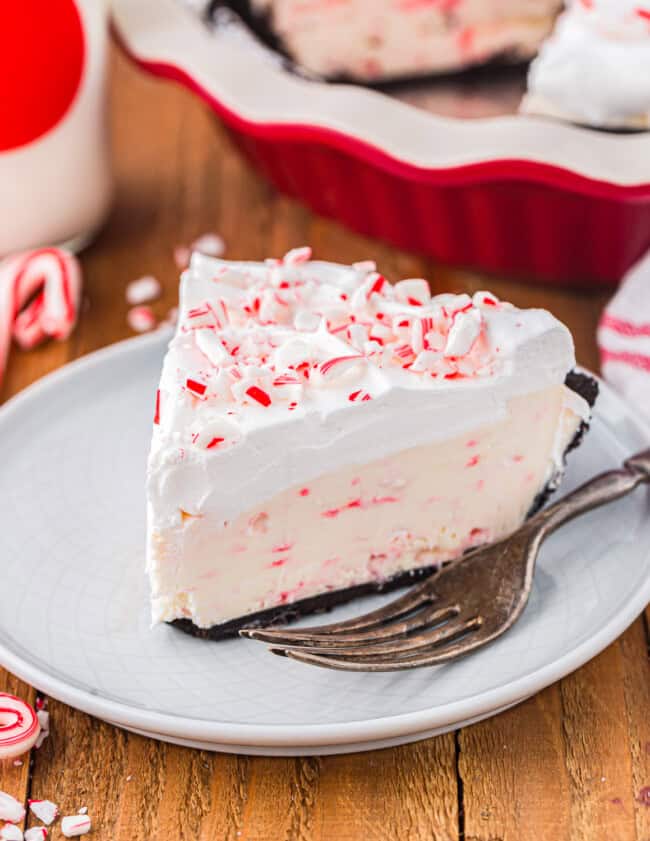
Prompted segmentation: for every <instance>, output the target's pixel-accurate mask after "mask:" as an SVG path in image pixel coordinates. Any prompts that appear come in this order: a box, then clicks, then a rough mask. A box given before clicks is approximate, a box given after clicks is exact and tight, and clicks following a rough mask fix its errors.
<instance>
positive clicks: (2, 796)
mask: <svg viewBox="0 0 650 841" xmlns="http://www.w3.org/2000/svg"><path fill="white" fill-rule="evenodd" d="M24 817H25V807H24V806H23V804H22V803H19V801H18V800H16V798H15V797H12V796H11V795H10V794H7V793H6V792H5V791H0V821H9V823H18V822H19V821H22V819H23V818H24Z"/></svg>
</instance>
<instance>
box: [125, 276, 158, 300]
mask: <svg viewBox="0 0 650 841" xmlns="http://www.w3.org/2000/svg"><path fill="white" fill-rule="evenodd" d="M161 291H162V287H161V286H160V282H159V281H158V280H157V279H156V278H155V277H153V275H145V276H144V277H140V278H138V279H137V280H132V281H131V283H129V285H128V286H127V287H126V302H127V304H130V305H131V306H132V307H136V306H138V305H139V304H148V303H149V302H150V301H155V300H156V298H159V297H160V293H161Z"/></svg>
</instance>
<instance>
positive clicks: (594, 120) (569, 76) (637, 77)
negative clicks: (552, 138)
mask: <svg viewBox="0 0 650 841" xmlns="http://www.w3.org/2000/svg"><path fill="white" fill-rule="evenodd" d="M528 89H529V93H528V95H527V97H526V98H525V99H524V102H523V106H522V110H523V111H525V112H527V113H537V112H541V113H550V114H551V115H559V116H563V117H566V118H568V119H571V120H574V121H576V122H584V123H587V124H590V125H601V126H609V127H630V128H634V127H644V126H648V125H650V2H649V0H570V2H569V3H568V5H567V9H566V11H565V12H564V13H563V14H562V15H561V16H560V18H559V20H558V23H557V26H556V29H555V32H554V33H553V34H552V36H551V37H550V38H549V39H548V41H547V42H546V43H545V44H544V45H543V47H542V49H541V51H540V54H539V56H538V57H537V59H536V60H535V61H534V62H533V64H532V66H531V69H530V73H529V79H528Z"/></svg>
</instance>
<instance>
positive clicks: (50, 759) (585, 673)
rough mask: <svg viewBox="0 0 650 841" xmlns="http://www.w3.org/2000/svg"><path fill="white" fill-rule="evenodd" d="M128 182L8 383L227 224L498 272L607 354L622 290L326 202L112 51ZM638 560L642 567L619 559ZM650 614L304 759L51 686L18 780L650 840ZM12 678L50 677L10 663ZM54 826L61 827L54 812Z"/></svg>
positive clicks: (397, 834)
mask: <svg viewBox="0 0 650 841" xmlns="http://www.w3.org/2000/svg"><path fill="white" fill-rule="evenodd" d="M113 82H114V84H113V115H114V134H115V152H116V166H117V180H118V190H117V201H116V205H115V209H114V212H113V214H112V216H111V218H110V220H109V223H108V225H107V227H106V229H105V230H104V232H103V233H102V235H101V236H100V238H99V239H98V240H97V242H96V243H95V245H94V246H93V247H92V248H91V249H90V250H89V251H88V252H87V253H86V254H85V255H84V258H83V262H84V268H85V277H86V296H87V302H88V306H87V308H85V309H84V312H83V315H82V318H81V322H80V325H79V327H78V329H77V330H76V332H75V334H74V335H73V337H72V338H71V339H70V340H69V341H68V342H67V343H65V344H50V345H48V346H46V347H44V348H42V349H40V350H36V351H33V352H31V353H28V354H20V353H18V352H14V353H13V354H12V359H11V364H10V370H9V373H8V376H7V379H6V382H5V385H4V388H3V390H2V392H0V400H1V399H5V398H7V397H9V396H10V395H11V394H13V393H15V392H17V391H19V390H20V389H21V388H23V387H25V386H26V385H28V384H29V383H30V382H32V381H33V380H35V379H37V378H38V377H40V376H42V375H43V374H45V373H47V372H48V371H51V370H53V369H54V368H57V367H58V366H59V365H62V364H63V363H65V362H67V361H69V360H70V359H73V358H74V357H76V356H79V355H81V354H84V353H88V352H89V351H92V350H94V349H96V348H99V347H101V346H102V345H106V344H108V343H110V342H114V341H116V340H118V339H122V338H125V337H127V336H128V335H129V334H130V331H129V329H128V327H127V325H126V321H125V315H126V305H125V303H124V288H125V286H126V284H127V283H128V281H130V280H132V279H134V278H135V277H138V276H140V275H142V274H145V273H153V274H155V275H156V276H157V277H158V278H160V280H161V281H162V282H163V284H164V288H165V295H164V298H163V300H162V301H160V302H159V303H157V304H156V305H155V307H156V311H157V313H158V314H159V315H160V316H161V317H162V316H163V315H164V314H165V313H166V312H167V310H168V309H169V308H170V307H171V306H173V305H174V303H175V301H176V295H177V270H176V268H175V265H174V262H173V258H172V252H173V248H174V246H175V245H176V244H179V243H188V242H190V241H191V240H192V239H193V238H194V237H195V236H196V235H198V234H200V233H203V232H205V231H218V232H220V233H221V234H222V235H223V237H224V238H225V240H226V242H227V245H228V252H227V254H228V256H229V257H231V258H255V259H257V258H263V257H265V256H269V255H281V254H283V253H284V252H285V251H286V250H287V249H289V248H290V247H292V246H295V245H301V244H304V243H309V244H311V245H312V246H313V248H314V251H315V253H316V254H317V255H318V257H319V258H322V259H332V260H339V261H341V262H343V263H346V262H351V261H354V260H360V259H363V258H367V257H375V258H377V260H378V262H379V264H380V266H381V268H382V270H383V271H385V272H386V273H387V274H388V276H389V277H394V278H397V277H406V276H425V277H430V278H432V281H433V286H434V288H435V289H436V290H437V291H442V290H449V289H455V290H458V291H461V290H465V291H468V292H472V291H474V290H476V289H479V288H484V287H485V286H489V288H491V289H493V290H494V291H495V292H496V293H497V294H498V295H499V296H501V297H503V298H506V299H509V300H511V301H513V302H514V303H516V304H519V305H523V306H542V307H547V308H548V309H550V310H552V311H553V312H554V313H555V314H556V315H558V316H559V317H560V318H561V319H562V320H563V321H565V322H566V323H567V324H568V325H569V327H570V328H571V330H572V331H573V335H574V336H575V340H576V345H577V353H578V358H579V360H580V361H581V362H582V363H584V364H585V365H588V366H591V367H596V366H597V355H596V349H595V344H594V332H595V328H596V322H597V319H598V315H599V313H600V311H601V308H602V306H603V304H604V302H605V300H606V297H607V296H606V295H605V294H594V295H588V294H577V293H573V292H569V291H562V290H556V289H550V290H549V289H543V288H540V287H527V286H523V285H515V284H513V283H511V282H506V281H503V280H500V279H498V278H496V279H495V278H489V279H486V278H483V277H481V276H480V275H477V274H476V273H474V272H470V271H463V270H457V269H454V270H450V269H448V268H443V267H441V266H436V265H434V264H432V263H431V262H429V261H427V260H422V259H420V258H418V257H414V256H412V255H409V254H405V253H402V252H399V251H397V250H395V249H392V248H389V247H387V246H385V245H381V244H378V243H376V242H371V241H369V240H366V239H363V238H361V237H359V236H356V235H353V234H351V233H349V232H348V231H346V230H344V229H343V228H341V227H340V226H339V225H337V224H334V223H332V222H328V221H324V220H322V219H318V218H314V217H313V216H312V215H311V214H310V213H309V212H308V211H307V210H305V209H303V208H302V207H300V206H299V205H297V204H294V203H293V202H291V201H289V200H287V199H285V198H283V197H281V196H278V195H277V194H276V193H275V192H274V191H273V190H272V189H271V188H270V187H269V186H268V185H267V184H266V183H265V182H263V181H262V180H260V179H259V178H258V177H257V176H256V175H255V174H253V173H252V172H251V171H250V170H249V169H248V168H247V167H246V166H245V165H244V163H243V162H242V161H241V160H240V158H239V157H238V156H237V154H235V152H234V151H233V150H232V149H231V147H230V146H229V143H228V141H227V139H226V137H225V135H224V133H223V132H222V130H221V129H220V127H219V126H218V125H217V124H216V123H215V122H214V121H213V120H212V119H211V118H210V116H209V115H208V114H207V113H206V110H205V109H204V108H203V107H202V106H201V105H200V104H199V103H198V101H197V100H195V99H193V98H192V97H191V96H190V95H189V94H187V93H186V92H184V91H181V90H180V89H177V88H175V87H173V86H170V85H168V84H165V83H160V82H156V81H153V80H151V79H149V78H145V77H142V76H141V75H139V74H138V73H137V72H136V71H135V70H134V69H133V68H132V67H131V66H129V65H128V64H127V63H126V61H125V60H124V59H123V58H121V57H120V56H114V61H113ZM621 574H624V570H622V571H621ZM649 621H650V613H646V616H645V619H644V618H640V619H639V620H638V621H637V622H635V623H634V625H633V626H632V627H631V628H630V629H629V630H628V631H627V633H626V634H624V635H623V637H622V638H621V639H620V640H618V641H617V642H616V643H614V644H613V645H612V646H610V647H609V648H608V649H607V650H606V651H605V652H603V654H601V655H600V656H599V657H597V658H596V659H595V660H593V661H592V662H591V663H589V664H587V665H586V666H584V667H583V668H582V669H580V671H578V672H576V673H575V674H573V675H571V676H570V677H568V678H566V679H565V680H563V681H561V682H560V683H557V684H555V685H554V686H551V687H549V688H548V689H547V690H545V691H544V692H541V693H540V694H539V695H537V696H536V697H534V698H532V699H531V700H529V701H527V702H525V703H524V704H521V705H520V706H518V707H516V708H515V709H513V710H511V711H509V712H507V713H504V714H502V715H499V716H497V717H496V718H493V719H491V720H489V721H486V722H483V723H481V724H477V725H475V726H473V727H467V728H465V729H463V730H460V731H459V732H457V733H450V734H448V735H445V736H440V737H438V738H435V739H429V740H428V741H424V742H420V743H419V744H415V745H410V746H407V747H402V748H395V749H391V750H383V751H377V752H373V753H365V754H359V755H356V756H340V757H336V756H334V757H325V758H317V757H314V758H305V759H265V758H249V757H237V756H225V755H219V754H210V753H200V752H197V751H192V750H187V749H183V748H177V747H172V746H170V745H165V744H162V743H158V742H154V741H150V740H147V739H143V738H139V737H137V736H132V735H129V734H127V733H124V732H122V731H120V730H116V729H115V728H113V727H110V726H108V725H106V724H103V723H101V722H99V721H96V720H94V719H92V718H89V717H88V716H86V715H83V714H82V713H79V712H76V711H75V710H72V709H70V708H68V707H66V706H64V705H63V704H60V703H57V702H55V701H52V702H51V703H50V711H51V717H52V736H51V737H50V739H49V740H48V741H47V742H46V743H45V745H44V747H43V748H42V749H41V750H39V751H34V752H33V754H32V757H31V762H25V764H24V765H23V766H22V767H14V766H13V765H12V764H11V763H5V765H2V764H1V763H0V790H4V791H8V792H11V793H12V794H13V795H14V796H17V797H18V798H27V797H30V796H31V797H40V798H50V799H52V800H54V801H55V802H57V803H59V804H60V805H61V807H62V809H63V810H64V812H67V813H68V814H70V811H71V810H76V809H77V808H79V806H81V805H87V806H88V807H89V810H90V813H91V815H92V817H93V820H94V831H93V835H92V836H91V837H93V838H95V839H97V841H198V839H201V841H312V839H314V841H315V840H316V839H318V840H319V841H363V840H364V839H367V840H368V841H374V840H375V839H377V841H380V839H381V841H384V839H399V841H433V839H435V840H436V841H443V839H444V841H451V839H454V841H455V840H456V839H461V838H465V839H467V840H468V841H469V839H472V841H479V840H480V841H497V840H499V841H501V839H502V841H546V839H548V841H568V839H571V841H578V839H585V841H599V840H600V839H602V841H633V839H634V841H649V839H650V808H649V807H648V802H647V800H646V802H645V804H644V803H642V802H641V801H642V800H643V799H644V798H643V796H642V794H641V792H642V789H643V787H644V786H650V664H649V659H648V647H649V643H650V635H649V633H648V623H649ZM0 689H3V690H6V691H9V692H13V693H16V694H18V695H22V696H23V697H27V698H30V699H33V698H34V691H33V690H32V689H31V688H30V687H28V686H25V685H22V684H21V683H20V682H19V681H17V680H16V679H15V678H13V677H12V676H11V675H9V674H7V673H3V672H2V671H1V670H0ZM52 837H53V838H54V839H58V838H60V837H62V836H61V834H60V829H58V828H55V829H54V831H53V833H52Z"/></svg>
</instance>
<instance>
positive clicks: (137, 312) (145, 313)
mask: <svg viewBox="0 0 650 841" xmlns="http://www.w3.org/2000/svg"><path fill="white" fill-rule="evenodd" d="M126 320H127V323H128V325H129V327H130V328H131V330H133V331H134V332H135V333H148V332H149V331H150V330H153V329H154V327H155V326H156V316H155V315H154V314H153V310H152V309H151V307H147V306H140V307H132V309H130V310H129V311H128V313H127V316H126Z"/></svg>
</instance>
